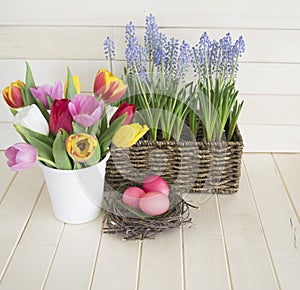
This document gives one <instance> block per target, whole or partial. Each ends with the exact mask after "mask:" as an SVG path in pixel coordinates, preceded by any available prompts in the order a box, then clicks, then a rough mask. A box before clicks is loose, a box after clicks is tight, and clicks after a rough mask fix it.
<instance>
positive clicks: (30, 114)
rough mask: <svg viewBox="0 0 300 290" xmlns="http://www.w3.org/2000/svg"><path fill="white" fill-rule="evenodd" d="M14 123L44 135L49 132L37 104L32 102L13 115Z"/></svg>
mask: <svg viewBox="0 0 300 290" xmlns="http://www.w3.org/2000/svg"><path fill="white" fill-rule="evenodd" d="M14 123H15V124H18V125H21V126H23V127H26V128H28V129H30V130H32V131H35V132H38V133H40V134H43V135H46V136H48V134H49V125H48V122H47V121H46V119H45V117H44V116H43V114H42V112H41V111H40V109H39V108H38V106H37V105H34V104H33V105H30V106H26V107H24V108H23V109H22V110H20V111H19V112H18V113H17V114H16V115H15V119H14Z"/></svg>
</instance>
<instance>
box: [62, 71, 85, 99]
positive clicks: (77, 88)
mask: <svg viewBox="0 0 300 290" xmlns="http://www.w3.org/2000/svg"><path fill="white" fill-rule="evenodd" d="M72 79H73V83H74V87H75V91H76V94H80V89H81V83H80V81H79V77H78V76H72ZM68 85H69V81H68V77H67V79H66V81H65V86H64V94H65V96H66V95H67V88H68Z"/></svg>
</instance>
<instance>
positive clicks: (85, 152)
mask: <svg viewBox="0 0 300 290" xmlns="http://www.w3.org/2000/svg"><path fill="white" fill-rule="evenodd" d="M97 145H98V141H97V139H96V138H95V137H94V136H92V135H89V134H86V133H80V134H72V135H70V136H69V137H68V138H67V140H66V149H67V152H68V154H69V155H70V156H71V157H72V159H73V160H74V161H77V162H82V163H83V162H86V161H87V160H88V159H90V158H91V157H92V155H93V153H94V151H95V148H96V147H97Z"/></svg>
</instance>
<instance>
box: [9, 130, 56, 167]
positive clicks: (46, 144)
mask: <svg viewBox="0 0 300 290" xmlns="http://www.w3.org/2000/svg"><path fill="white" fill-rule="evenodd" d="M14 127H15V129H16V130H17V132H18V133H19V134H20V135H21V136H22V137H23V139H24V140H25V141H26V142H27V143H29V144H31V145H32V146H33V147H35V148H36V149H37V151H38V154H39V157H41V158H42V159H43V161H45V160H49V163H48V164H49V165H50V164H51V163H52V164H53V163H54V158H53V154H52V143H53V140H52V139H51V138H49V137H48V136H45V135H42V134H40V133H37V132H34V131H31V130H30V129H28V128H25V127H23V126H21V125H17V124H14ZM50 143H51V145H50ZM51 167H53V166H51Z"/></svg>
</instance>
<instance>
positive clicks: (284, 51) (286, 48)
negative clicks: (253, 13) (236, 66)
mask: <svg viewBox="0 0 300 290" xmlns="http://www.w3.org/2000/svg"><path fill="white" fill-rule="evenodd" d="M128 22H129V20H128ZM158 24H159V23H158ZM160 31H161V32H163V33H165V34H166V35H167V36H168V37H175V38H178V39H179V40H180V41H181V40H185V41H187V42H189V43H190V44H191V45H195V44H196V43H197V42H198V41H199V37H200V36H201V35H202V33H203V32H204V31H207V32H208V34H209V36H210V38H211V39H219V38H220V37H223V36H224V35H225V34H226V33H227V32H230V33H231V35H232V38H233V40H235V39H236V38H237V37H239V36H240V35H243V37H244V39H245V42H246V53H245V54H244V55H243V57H242V58H241V60H242V61H243V62H289V63H293V62H297V63H299V62H300V55H299V47H300V30H282V29H281V30H278V29H273V30H271V29H237V28H218V29H216V28H206V27H201V28H185V27H178V28H176V29H175V28H161V29H160ZM144 32H145V28H144V27H137V35H139V38H140V41H141V43H143V35H144ZM107 36H110V37H111V38H112V39H113V40H114V41H115V43H116V59H125V27H97V26H92V27H91V26H87V27H83V26H68V27H66V26H46V27H44V26H29V27H28V26H26V27H24V26H2V27H1V26H0V58H1V59H71V60H72V59H73V60H74V59H82V60H99V59H102V60H103V59H105V58H104V51H103V46H102V44H103V41H104V40H105V38H106V37H107ZM27 39H30V41H27ZM279 39H280V41H278V40H279ZM41 43H42V44H43V45H41ZM58 44H59V45H58Z"/></svg>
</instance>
